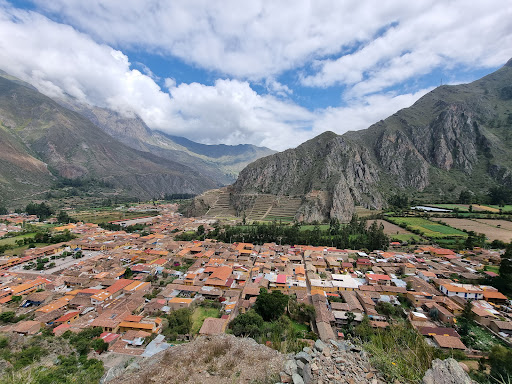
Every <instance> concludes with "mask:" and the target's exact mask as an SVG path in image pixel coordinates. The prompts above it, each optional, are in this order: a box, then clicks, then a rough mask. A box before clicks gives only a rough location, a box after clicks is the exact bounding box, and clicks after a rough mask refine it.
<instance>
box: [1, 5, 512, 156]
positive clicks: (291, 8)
mask: <svg viewBox="0 0 512 384" xmlns="http://www.w3.org/2000/svg"><path fill="white" fill-rule="evenodd" d="M383 3H384V4H383ZM468 20H470V21H471V22H468ZM510 20H512V3H510V2H503V1H497V0H496V1H493V0H490V1H486V2H467V1H457V0H454V1H447V2H439V1H437V2H436V1H417V2H410V1H402V0H400V1H396V0H389V1H386V2H378V1H344V2H339V1H334V0H333V1H328V0H322V1H294V2H289V1H276V0H272V1H271V0H268V1H263V0H260V1H256V0H255V1H251V2H240V1H235V0H228V1H224V2H222V7H220V6H219V3H218V2H212V1H208V0H189V1H185V2H178V1H161V0H111V1H108V2H105V1H100V0H87V1H83V0H52V1H46V0H30V1H28V0H24V1H14V0H10V1H9V0H0V33H1V34H2V36H3V38H2V39H0V49H1V50H2V52H3V53H4V55H3V58H2V60H0V68H1V69H3V70H5V71H7V72H9V73H11V74H13V75H15V76H18V77H20V78H22V79H23V80H25V81H28V82H30V83H31V84H33V85H34V86H36V87H37V88H38V89H39V90H40V91H41V92H43V93H45V94H47V95H49V96H51V97H68V96H69V95H71V96H72V97H74V98H77V99H79V100H80V101H83V102H84V103H90V104H93V105H97V106H101V107H107V108H111V109H114V110H117V111H119V112H121V113H123V114H126V115H133V114H137V115H139V116H140V117H141V118H142V119H143V120H144V121H145V122H146V124H147V125H148V126H149V127H150V128H152V129H158V130H163V131H165V132H168V133H171V134H174V135H181V136H185V137H187V138H189V139H192V140H195V141H199V142H203V143H207V144H208V143H225V144H239V143H251V144H256V145H264V146H267V147H270V148H273V149H276V150H283V149H286V148H289V147H294V146H296V145H298V144H300V143H301V142H303V141H305V140H308V139H310V138H312V137H314V136H315V135H318V134H320V133H322V132H324V131H326V130H332V131H335V132H337V133H339V134H342V133H344V132H346V131H348V130H358V129H364V128H366V127H368V126H369V125H371V124H372V123H374V122H376V121H378V120H380V119H383V118H385V117H387V116H389V115H391V114H393V113H394V112H396V111H397V110H398V109H401V108H405V107H408V106H410V105H412V104H413V103H414V102H415V101H416V100H417V99H418V98H419V97H421V96H422V95H424V94H425V93H426V92H428V91H430V90H431V89H433V88H435V87H436V86H438V85H439V84H440V83H441V81H442V82H443V83H444V84H457V83H461V82H469V81H472V80H475V79H478V78H480V77H482V76H484V75H486V74H488V73H491V72H493V71H494V70H496V69H497V68H499V67H500V66H502V65H503V64H504V63H505V62H506V61H507V60H508V59H510V57H512V49H510V47H512V23H510Z"/></svg>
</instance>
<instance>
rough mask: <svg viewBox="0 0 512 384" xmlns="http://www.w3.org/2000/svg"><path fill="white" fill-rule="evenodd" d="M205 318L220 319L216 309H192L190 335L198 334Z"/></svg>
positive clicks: (218, 311)
mask: <svg viewBox="0 0 512 384" xmlns="http://www.w3.org/2000/svg"><path fill="white" fill-rule="evenodd" d="M207 317H217V318H218V317H220V310H218V309H217V308H204V307H197V308H196V309H194V313H192V331H191V333H192V334H196V333H198V332H199V330H200V329H201V327H202V326H203V322H204V319H206V318H207Z"/></svg>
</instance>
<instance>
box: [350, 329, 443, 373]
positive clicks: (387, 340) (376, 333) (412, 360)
mask: <svg viewBox="0 0 512 384" xmlns="http://www.w3.org/2000/svg"><path fill="white" fill-rule="evenodd" d="M356 332H357V333H358V334H359V336H360V337H361V341H362V343H363V346H364V348H365V350H366V351H367V352H369V353H370V359H371V361H372V364H373V365H374V366H375V367H376V368H378V369H379V370H380V371H381V372H382V373H383V374H384V376H385V377H386V379H387V380H388V381H389V382H394V381H395V380H398V381H400V382H402V383H404V382H405V383H420V382H421V380H422V378H423V376H424V375H425V372H426V371H427V369H429V368H430V367H431V365H432V360H433V359H435V358H437V357H440V356H439V354H440V353H439V351H437V350H436V348H434V347H431V346H430V345H428V344H427V342H426V341H425V339H424V338H423V336H422V335H420V334H419V333H418V332H417V331H416V330H415V329H413V328H412V327H410V326H408V325H406V324H400V325H394V326H391V327H389V328H388V329H384V330H380V329H378V330H373V329H371V328H370V326H369V325H368V324H364V323H363V324H362V325H361V326H359V327H358V329H356Z"/></svg>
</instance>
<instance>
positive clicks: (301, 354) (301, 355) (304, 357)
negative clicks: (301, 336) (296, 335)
mask: <svg viewBox="0 0 512 384" xmlns="http://www.w3.org/2000/svg"><path fill="white" fill-rule="evenodd" d="M295 360H297V361H302V362H303V363H304V364H307V363H309V362H310V361H311V356H310V355H309V354H307V353H306V352H299V353H297V354H296V355H295Z"/></svg>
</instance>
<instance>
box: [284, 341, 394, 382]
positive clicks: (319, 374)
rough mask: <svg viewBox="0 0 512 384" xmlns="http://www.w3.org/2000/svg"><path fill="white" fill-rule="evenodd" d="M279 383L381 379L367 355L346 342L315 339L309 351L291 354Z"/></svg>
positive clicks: (380, 380)
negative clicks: (327, 341)
mask: <svg viewBox="0 0 512 384" xmlns="http://www.w3.org/2000/svg"><path fill="white" fill-rule="evenodd" d="M280 376H281V382H283V383H293V384H302V383H304V384H312V383H318V384H323V383H341V384H343V383H350V384H356V383H357V384H382V383H385V381H384V380H383V379H382V376H381V375H380V374H379V373H378V372H377V370H376V369H374V368H373V367H372V366H371V365H370V361H369V360H368V356H367V355H366V353H365V352H363V351H361V349H360V348H358V347H356V346H354V345H353V344H351V343H350V342H345V341H339V342H336V341H333V340H331V341H330V342H329V343H328V344H327V343H324V342H322V341H321V340H317V341H316V342H315V345H314V347H313V348H309V347H306V348H304V350H303V351H302V352H299V353H297V354H296V355H291V356H290V357H289V358H288V360H287V361H286V362H285V364H284V369H283V371H282V372H281V374H280Z"/></svg>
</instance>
